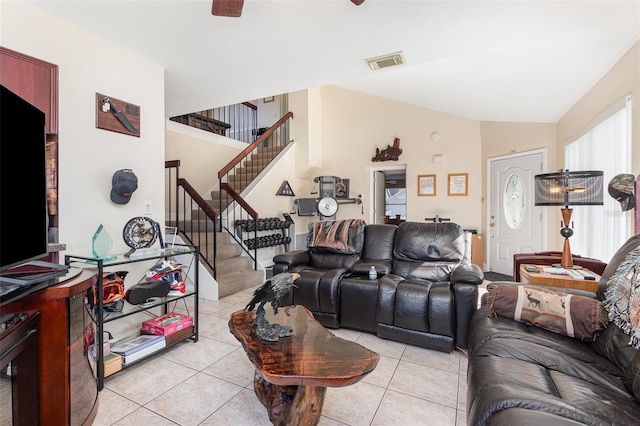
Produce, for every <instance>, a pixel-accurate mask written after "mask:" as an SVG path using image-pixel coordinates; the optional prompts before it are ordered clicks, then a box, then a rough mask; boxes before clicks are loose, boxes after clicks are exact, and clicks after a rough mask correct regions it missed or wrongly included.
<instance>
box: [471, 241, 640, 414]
mask: <svg viewBox="0 0 640 426" xmlns="http://www.w3.org/2000/svg"><path fill="white" fill-rule="evenodd" d="M639 245H640V235H636V236H634V237H632V238H630V239H629V240H628V241H627V242H626V243H625V244H624V246H623V247H621V248H620V249H619V250H618V252H617V253H616V254H615V255H614V256H613V258H612V259H611V261H610V262H609V263H608V265H607V267H606V268H605V270H604V272H603V273H602V279H601V280H600V282H599V285H598V291H597V295H595V297H597V298H598V299H600V300H605V290H606V287H607V282H608V281H609V279H610V277H611V276H612V275H613V274H614V273H615V271H616V269H617V268H618V266H619V265H620V263H621V262H622V261H623V260H624V259H625V256H626V254H627V253H628V252H629V251H631V250H633V249H635V248H636V247H638V246H639ZM495 284H496V285H509V284H510V285H515V284H516V283H511V282H509V283H507V282H504V283H495ZM562 290H563V291H565V292H571V293H578V291H572V290H568V289H562ZM583 294H584V293H583ZM590 295H591V296H592V297H594V295H593V294H592V293H591V294H590ZM485 299H487V298H486V297H483V305H482V307H481V308H480V309H479V310H478V311H477V312H476V314H475V315H474V317H473V319H472V321H471V333H470V335H469V368H468V376H467V424H468V425H470V426H480V425H536V426H539V425H582V424H586V425H638V424H640V351H638V350H636V349H634V348H633V347H631V346H629V340H630V337H629V336H628V335H626V334H624V333H623V332H622V331H621V329H620V328H619V327H618V326H617V325H615V324H614V323H613V322H612V323H610V324H609V325H608V326H607V327H606V328H605V329H604V331H602V332H601V334H600V336H599V337H597V338H596V340H595V341H594V342H582V341H579V340H577V339H575V338H572V337H567V336H564V335H562V334H558V333H554V332H552V331H547V330H543V329H542V328H539V327H536V326H532V325H525V324H523V323H521V322H517V321H514V320H512V319H508V318H505V317H501V316H497V317H491V318H489V317H487V304H486V303H484V302H486V300H485Z"/></svg>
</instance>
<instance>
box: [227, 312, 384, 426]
mask: <svg viewBox="0 0 640 426" xmlns="http://www.w3.org/2000/svg"><path fill="white" fill-rule="evenodd" d="M287 314H288V315H287ZM254 317H255V312H245V311H238V312H234V313H233V314H232V315H231V319H230V320H229V329H230V330H231V333H232V334H233V335H234V336H235V337H236V338H237V339H238V340H239V341H240V343H241V344H242V346H243V347H244V350H245V352H246V353H247V356H248V357H249V360H250V361H251V362H252V363H253V365H254V366H255V367H256V372H255V375H254V381H253V388H254V390H255V392H256V395H257V396H258V399H259V400H260V401H261V402H262V404H263V405H264V406H265V407H266V408H267V411H268V412H269V419H270V420H271V422H272V423H273V424H274V425H315V424H317V423H318V421H319V420H320V415H321V412H322V405H323V403H324V397H325V393H326V390H327V387H342V386H349V385H352V384H354V383H357V382H358V381H360V380H361V379H362V378H363V377H364V376H366V375H367V374H368V373H370V372H371V371H373V369H374V368H375V367H376V365H377V364H378V360H379V359H380V356H379V355H378V354H377V353H375V352H373V351H370V350H369V349H366V348H364V347H363V346H361V345H359V344H357V343H354V342H351V341H349V340H344V339H341V338H339V337H336V336H335V335H333V333H331V332H329V330H327V329H326V328H324V327H323V326H322V325H321V324H320V323H319V322H317V321H316V320H315V318H313V315H312V314H311V312H309V311H308V310H307V309H306V308H304V307H302V306H290V307H284V308H280V310H279V312H278V315H277V316H274V315H273V311H272V310H271V309H267V315H266V318H267V320H268V321H269V322H270V323H272V324H274V323H277V324H280V325H288V326H290V327H292V329H293V333H292V334H291V336H289V337H283V338H281V339H280V340H278V341H277V342H267V341H264V340H261V339H260V338H258V337H257V336H256V334H255V330H254V327H253V319H254Z"/></svg>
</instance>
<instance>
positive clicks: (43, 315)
mask: <svg viewBox="0 0 640 426" xmlns="http://www.w3.org/2000/svg"><path fill="white" fill-rule="evenodd" d="M97 276H98V274H97V272H96V270H95V269H94V270H90V269H83V270H78V269H75V268H72V269H71V270H70V272H69V274H67V276H65V277H61V278H59V279H58V284H56V285H53V286H51V287H48V288H45V289H43V290H40V291H36V292H34V293H31V294H29V295H27V296H24V297H22V298H21V299H18V300H16V301H15V302H12V303H8V304H7V305H5V306H3V307H2V312H3V313H19V312H25V311H33V310H35V311H40V339H39V343H40V361H39V365H40V422H39V423H40V424H41V425H69V424H72V425H90V424H91V423H93V420H94V419H95V417H96V414H97V411H98V385H97V382H96V379H95V377H94V376H93V371H92V369H91V366H90V365H89V361H88V359H87V355H86V353H85V351H84V348H85V345H84V329H85V326H87V325H88V323H89V321H90V317H89V315H88V313H87V311H86V309H85V304H84V294H85V292H86V290H87V289H88V288H90V287H91V286H93V285H94V284H95V283H96V282H97Z"/></svg>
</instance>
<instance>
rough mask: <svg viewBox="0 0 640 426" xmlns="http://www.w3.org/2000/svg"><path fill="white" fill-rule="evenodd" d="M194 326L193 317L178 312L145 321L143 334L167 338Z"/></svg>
mask: <svg viewBox="0 0 640 426" xmlns="http://www.w3.org/2000/svg"><path fill="white" fill-rule="evenodd" d="M192 325H193V317H190V316H187V315H182V314H179V313H177V312H169V313H168V314H165V315H162V316H161V317H158V318H154V319H150V320H147V321H144V322H143V323H142V332H143V333H145V334H155V335H159V336H167V335H169V334H173V333H175V332H176V331H180V330H182V329H184V328H187V327H191V326H192Z"/></svg>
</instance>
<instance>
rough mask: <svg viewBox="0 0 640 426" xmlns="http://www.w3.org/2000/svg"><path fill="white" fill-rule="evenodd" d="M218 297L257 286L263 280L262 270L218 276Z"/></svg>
mask: <svg viewBox="0 0 640 426" xmlns="http://www.w3.org/2000/svg"><path fill="white" fill-rule="evenodd" d="M217 281H218V298H220V299H221V298H223V297H225V296H229V295H232V294H235V293H238V292H240V291H243V290H246V289H249V288H252V287H255V286H258V285H260V284H262V283H263V282H264V271H254V270H250V271H243V272H235V273H232V274H226V275H224V276H218V278H217Z"/></svg>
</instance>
